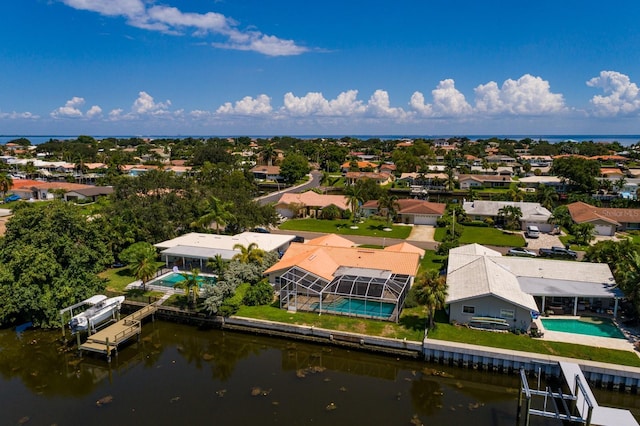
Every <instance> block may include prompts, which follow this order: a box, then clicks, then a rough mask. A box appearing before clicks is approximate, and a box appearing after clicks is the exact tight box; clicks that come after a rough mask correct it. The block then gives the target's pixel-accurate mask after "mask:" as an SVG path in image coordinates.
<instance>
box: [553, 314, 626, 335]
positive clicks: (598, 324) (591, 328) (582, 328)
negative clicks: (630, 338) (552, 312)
mask: <svg viewBox="0 0 640 426" xmlns="http://www.w3.org/2000/svg"><path fill="white" fill-rule="evenodd" d="M541 321H542V325H543V326H544V328H545V329H547V330H549V331H561V332H563V333H574V334H585V335H587V336H597V337H612V338H615V339H625V337H624V334H622V332H621V331H620V329H619V328H618V327H616V326H615V324H613V323H612V322H611V321H610V320H608V319H606V318H589V319H545V318H541Z"/></svg>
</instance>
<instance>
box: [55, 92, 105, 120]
mask: <svg viewBox="0 0 640 426" xmlns="http://www.w3.org/2000/svg"><path fill="white" fill-rule="evenodd" d="M84 103H85V101H84V98H81V97H79V96H74V97H73V98H71V99H69V100H68V101H67V102H66V103H65V104H64V106H61V107H59V108H56V109H55V110H53V111H51V113H50V114H49V115H50V116H51V117H53V118H96V117H99V116H100V115H101V114H102V108H100V107H99V106H97V105H94V106H92V107H91V108H89V110H87V112H86V113H83V112H82V110H81V109H80V107H81V106H83V105H84Z"/></svg>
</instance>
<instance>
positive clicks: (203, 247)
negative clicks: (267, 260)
mask: <svg viewBox="0 0 640 426" xmlns="http://www.w3.org/2000/svg"><path fill="white" fill-rule="evenodd" d="M295 237H296V236H295V235H284V234H262V233H259V232H243V233H241V234H237V235H218V234H203V233H199V232H191V233H188V234H184V235H181V236H179V237H177V238H173V239H171V240H167V241H163V242H161V243H158V244H155V247H157V248H158V249H160V250H161V251H160V256H161V259H163V260H164V261H165V264H166V266H167V267H168V268H169V267H171V266H172V265H176V264H179V265H181V266H182V268H183V269H186V270H189V269H191V268H194V267H197V268H199V269H200V270H203V269H205V268H206V267H207V262H208V260H209V259H213V258H215V257H216V256H218V255H219V256H221V257H222V258H223V259H225V260H231V259H233V257H234V256H235V255H236V254H238V253H240V250H239V249H237V248H234V247H235V246H236V245H238V244H239V245H241V246H243V247H249V245H251V244H253V243H255V244H256V245H257V247H258V248H259V249H261V250H264V251H265V252H273V253H278V254H282V253H284V252H285V251H286V250H287V249H288V248H289V245H290V244H291V241H293V239H294V238H295Z"/></svg>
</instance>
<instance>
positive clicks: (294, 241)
mask: <svg viewBox="0 0 640 426" xmlns="http://www.w3.org/2000/svg"><path fill="white" fill-rule="evenodd" d="M291 242H292V243H304V237H301V236H300V235H296V237H295V238H294V239H293V240H291Z"/></svg>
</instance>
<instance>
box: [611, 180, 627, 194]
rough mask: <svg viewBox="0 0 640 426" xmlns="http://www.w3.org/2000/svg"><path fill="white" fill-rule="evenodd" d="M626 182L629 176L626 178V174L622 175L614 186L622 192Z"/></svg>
mask: <svg viewBox="0 0 640 426" xmlns="http://www.w3.org/2000/svg"><path fill="white" fill-rule="evenodd" d="M626 184H627V178H625V177H624V176H620V178H619V179H617V180H616V181H615V182H614V183H613V188H614V189H615V190H616V192H620V191H621V190H622V188H624V186H625V185H626Z"/></svg>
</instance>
